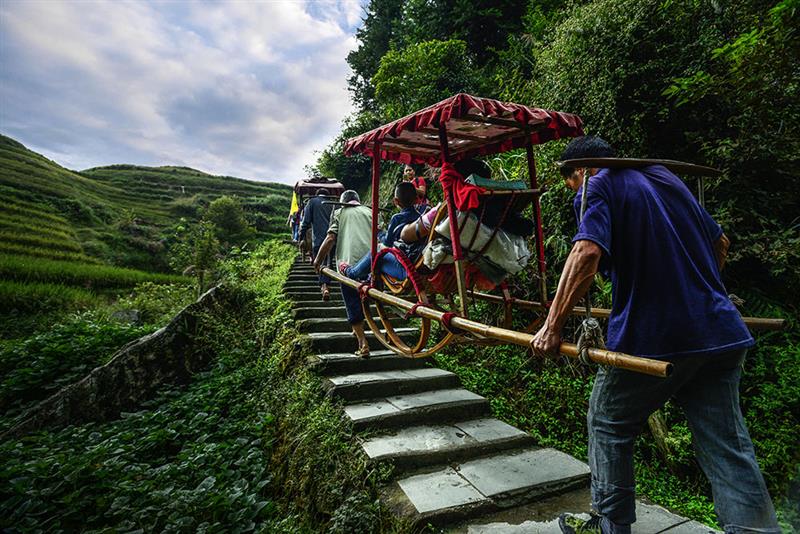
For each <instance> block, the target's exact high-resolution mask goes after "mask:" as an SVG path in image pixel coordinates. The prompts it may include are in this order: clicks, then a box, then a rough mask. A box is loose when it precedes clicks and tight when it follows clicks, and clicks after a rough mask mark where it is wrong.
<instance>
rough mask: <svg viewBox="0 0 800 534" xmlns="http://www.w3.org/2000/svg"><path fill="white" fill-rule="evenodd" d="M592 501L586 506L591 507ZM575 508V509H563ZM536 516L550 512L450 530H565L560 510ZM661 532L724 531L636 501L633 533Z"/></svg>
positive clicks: (548, 533) (472, 533)
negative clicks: (560, 524)
mask: <svg viewBox="0 0 800 534" xmlns="http://www.w3.org/2000/svg"><path fill="white" fill-rule="evenodd" d="M588 507H589V505H588V501H587V503H586V505H585V506H583V507H582V508H583V509H585V510H588ZM562 511H564V512H572V510H562ZM534 514H535V515H536V516H540V515H546V516H547V517H546V518H542V519H539V520H527V521H522V522H513V523H511V522H505V521H494V522H491V523H483V524H471V525H467V526H465V527H461V528H458V529H454V530H450V531H448V533H449V534H455V533H459V534H461V533H464V534H561V529H560V528H559V526H558V515H560V514H559V513H558V512H555V513H554V512H550V513H547V514H540V513H535V512H534ZM578 515H579V516H580V517H582V518H583V519H589V517H590V516H589V514H588V513H580V514H578ZM658 532H669V534H716V533H719V532H720V531H718V530H714V529H713V528H711V527H709V526H707V525H703V524H702V523H698V522H697V521H692V520H688V519H686V518H684V517H681V516H679V515H677V514H673V513H672V512H670V511H669V510H667V509H666V508H662V507H660V506H656V505H653V504H645V503H643V502H640V501H637V502H636V522H635V523H634V524H633V525H631V534H654V533H658Z"/></svg>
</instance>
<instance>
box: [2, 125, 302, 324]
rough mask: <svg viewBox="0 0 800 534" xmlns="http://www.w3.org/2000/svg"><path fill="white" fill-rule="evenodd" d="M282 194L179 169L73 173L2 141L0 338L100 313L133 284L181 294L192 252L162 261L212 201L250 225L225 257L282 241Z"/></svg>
mask: <svg viewBox="0 0 800 534" xmlns="http://www.w3.org/2000/svg"><path fill="white" fill-rule="evenodd" d="M290 194H291V189H290V188H289V187H288V186H285V185H280V184H271V183H257V182H250V181H247V180H242V179H239V178H232V177H228V176H212V175H209V174H205V173H202V172H200V171H197V170H194V169H190V168H186V167H158V168H148V167H137V166H133V165H114V166H110V167H98V168H94V169H89V170H86V171H82V172H76V171H71V170H69V169H65V168H64V167H62V166H60V165H58V164H57V163H55V162H53V161H51V160H49V159H47V158H45V157H44V156H42V155H40V154H37V153H35V152H33V151H31V150H28V149H27V148H25V146H23V145H22V144H21V143H19V142H17V141H15V140H13V139H11V138H9V137H6V136H2V135H0V195H1V196H2V199H3V202H2V203H0V300H1V301H2V306H1V308H2V311H0V319H2V321H3V327H2V328H0V338H4V337H8V336H10V337H16V336H19V335H24V334H25V333H26V332H29V331H31V329H35V328H38V326H37V325H39V326H41V325H44V324H48V323H49V322H50V321H51V320H54V319H58V318H60V317H62V316H63V314H64V313H68V312H72V311H80V310H86V309H98V306H99V307H103V306H106V305H108V304H109V303H113V302H115V301H116V300H117V299H118V298H119V297H120V296H123V295H128V294H130V291H131V290H132V289H133V288H135V287H137V286H139V285H141V284H149V283H152V284H158V285H175V284H177V285H178V286H181V287H185V288H189V287H190V286H191V285H192V279H191V278H188V277H186V276H183V275H182V271H183V270H184V268H186V267H187V266H188V265H190V264H191V263H193V260H192V257H191V252H189V255H188V256H186V253H185V252H184V258H183V261H182V262H176V261H174V260H173V261H170V259H171V258H173V257H174V256H175V254H176V253H179V252H180V248H181V247H183V250H184V251H186V250H189V251H191V250H192V246H193V243H194V242H195V240H196V234H193V233H192V229H193V228H197V227H198V223H199V222H200V220H201V219H202V217H203V215H204V213H205V208H206V207H207V206H208V205H209V204H210V203H211V202H212V201H214V200H215V199H217V198H220V197H222V196H227V197H232V198H235V199H236V200H237V201H238V203H239V204H241V206H242V207H243V209H244V216H245V219H246V222H247V223H249V227H248V229H247V231H246V233H245V234H243V235H242V236H238V237H237V239H235V240H233V241H231V242H228V243H224V246H223V247H222V248H221V249H220V251H219V252H220V253H222V254H224V253H225V251H226V250H229V249H230V247H232V246H234V245H235V246H241V245H243V244H244V243H245V242H247V243H249V244H250V245H251V246H252V245H254V244H255V243H257V242H259V241H262V240H264V239H267V238H269V237H273V236H276V235H282V234H283V233H284V232H285V226H284V221H285V214H286V211H287V209H288V207H289V202H290ZM163 291H167V289H164V290H163ZM186 292H187V294H191V290H188V289H187V290H186Z"/></svg>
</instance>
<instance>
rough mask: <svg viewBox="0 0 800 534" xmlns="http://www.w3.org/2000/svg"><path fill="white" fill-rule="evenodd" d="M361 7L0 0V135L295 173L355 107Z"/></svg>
mask: <svg viewBox="0 0 800 534" xmlns="http://www.w3.org/2000/svg"><path fill="white" fill-rule="evenodd" d="M361 11H362V8H361V4H360V3H359V0H341V1H338V2H313V3H311V2H230V3H228V2H225V3H210V2H203V3H200V2H197V3H151V2H139V1H137V2H132V1H125V2H122V1H120V2H56V1H25V2H22V1H9V0H6V1H5V2H3V3H2V5H0V35H2V36H1V37H0V60H1V61H2V64H1V65H2V70H0V131H3V132H4V133H6V134H9V135H11V136H13V137H15V138H17V139H19V140H20V141H22V142H23V143H26V144H28V145H30V146H31V147H32V148H33V147H35V148H36V149H38V150H40V151H42V152H43V153H45V155H47V156H48V157H52V158H53V159H55V160H56V161H59V162H63V163H64V164H65V165H68V166H77V167H81V168H82V167H86V166H97V165H105V164H112V163H137V164H143V165H165V164H181V165H188V166H192V167H195V168H199V169H201V170H204V171H207V172H212V173H216V174H228V175H234V176H241V177H243V178H251V179H260V180H280V181H285V182H293V181H294V180H296V179H298V178H300V177H302V175H303V171H302V168H303V166H304V165H306V164H308V163H311V162H313V160H314V159H315V158H314V154H313V151H314V150H319V149H321V148H323V147H324V146H325V145H327V144H328V143H329V142H330V141H331V140H332V138H333V137H334V136H335V135H336V133H337V131H338V128H339V126H340V122H341V120H342V118H343V117H344V116H345V115H347V114H348V113H349V112H350V111H351V103H350V99H349V94H348V92H347V89H346V80H347V77H348V75H349V68H348V66H347V64H346V62H345V58H346V56H347V53H348V52H349V51H350V50H352V49H353V48H354V47H355V45H356V42H355V39H354V37H353V32H354V30H355V27H356V25H357V24H359V23H360V17H361ZM73 168H74V167H73Z"/></svg>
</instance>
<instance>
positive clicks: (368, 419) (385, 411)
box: [344, 388, 489, 431]
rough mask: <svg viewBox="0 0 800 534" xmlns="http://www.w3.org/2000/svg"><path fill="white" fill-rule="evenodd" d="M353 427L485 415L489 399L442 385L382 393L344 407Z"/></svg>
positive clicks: (391, 425)
mask: <svg viewBox="0 0 800 534" xmlns="http://www.w3.org/2000/svg"><path fill="white" fill-rule="evenodd" d="M344 412H345V415H346V416H347V417H348V418H349V419H350V420H351V421H352V422H353V428H354V429H355V430H356V431H361V430H364V429H366V428H375V429H385V428H397V427H399V426H404V425H408V426H410V425H421V424H425V423H442V422H445V421H456V420H463V419H470V418H476V417H482V416H484V415H488V413H489V401H487V400H486V399H485V398H483V397H481V396H480V395H477V394H475V393H472V392H471V391H467V390H466V389H461V388H457V389H439V390H434V391H425V392H422V393H412V394H410V395H396V396H382V397H376V398H374V399H370V400H368V401H364V402H359V403H353V404H349V405H347V406H345V407H344Z"/></svg>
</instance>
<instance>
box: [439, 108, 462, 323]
mask: <svg viewBox="0 0 800 534" xmlns="http://www.w3.org/2000/svg"><path fill="white" fill-rule="evenodd" d="M439 146H440V148H441V151H442V164H444V163H445V162H449V161H450V147H449V145H448V144H447V127H446V126H445V123H443V122H442V123H441V124H439ZM444 198H445V201H446V202H447V215H448V217H449V218H450V241H451V242H452V245H453V263H454V269H455V272H456V285H457V288H458V296H459V300H460V302H459V308H460V311H461V316H462V317H465V318H466V317H467V283H466V279H465V276H464V251H463V249H462V248H461V235H460V233H459V231H458V211H456V203H455V200H454V199H453V186H451V187H450V188H448V189H447V190H446V191H445V192H444ZM431 231H432V232H433V231H434V230H433V228H431Z"/></svg>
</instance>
